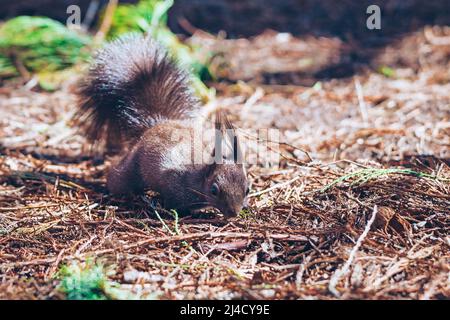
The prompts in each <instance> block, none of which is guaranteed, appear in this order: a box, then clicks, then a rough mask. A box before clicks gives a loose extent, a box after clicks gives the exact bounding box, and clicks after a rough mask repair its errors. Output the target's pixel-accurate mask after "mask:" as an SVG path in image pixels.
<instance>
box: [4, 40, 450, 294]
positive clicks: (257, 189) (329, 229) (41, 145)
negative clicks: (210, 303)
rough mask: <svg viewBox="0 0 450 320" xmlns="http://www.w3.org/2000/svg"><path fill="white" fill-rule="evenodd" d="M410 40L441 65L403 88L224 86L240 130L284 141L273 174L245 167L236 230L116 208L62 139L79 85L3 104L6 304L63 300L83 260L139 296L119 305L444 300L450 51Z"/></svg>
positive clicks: (94, 171) (100, 176)
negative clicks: (66, 278)
mask: <svg viewBox="0 0 450 320" xmlns="http://www.w3.org/2000/svg"><path fill="white" fill-rule="evenodd" d="M266 36H267V37H269V38H268V39H267V41H268V43H269V42H270V43H274V42H273V41H271V39H270V36H271V35H270V34H269V35H266ZM272 36H276V35H272ZM411 37H413V38H414V39H416V40H417V39H418V40H417V41H419V43H420V45H421V46H422V48H423V47H426V48H428V49H430V48H431V52H432V53H433V54H434V55H430V54H429V52H430V50H428V51H426V52H428V54H427V56H426V57H422V58H421V59H422V60H421V61H422V62H423V61H425V63H424V64H423V65H422V66H421V67H420V69H419V70H418V71H417V72H416V71H415V72H412V71H408V70H406V68H404V69H405V70H403V71H402V72H403V73H404V75H400V76H398V78H397V79H390V78H386V77H384V76H382V75H380V74H376V73H374V72H371V71H368V70H366V71H365V72H362V73H360V75H359V76H358V77H357V78H355V79H342V80H332V81H328V82H324V83H322V85H321V86H315V87H314V88H310V87H303V86H299V85H288V86H280V85H272V86H270V85H261V84H258V83H249V84H248V83H247V84H246V83H241V84H239V85H229V86H225V85H223V84H217V87H218V89H219V94H218V98H217V101H215V102H214V103H215V104H217V105H218V106H220V107H223V108H225V109H227V110H228V111H230V113H231V114H232V115H233V118H234V120H235V121H236V123H237V124H238V125H239V126H240V127H241V128H245V129H251V128H261V127H272V128H277V129H279V130H280V131H281V137H280V138H281V140H282V141H283V142H286V144H283V145H282V146H281V147H280V151H281V152H282V153H283V158H282V159H283V160H282V163H281V165H280V167H278V168H264V167H262V166H252V167H251V168H249V175H250V178H251V180H252V192H253V195H252V197H251V198H250V208H251V210H250V211H249V212H247V213H246V214H243V215H241V216H240V217H239V218H236V219H233V220H230V221H224V220H222V219H221V218H220V217H217V216H214V214H205V215H197V216H191V217H180V219H179V221H178V220H175V219H174V218H173V217H172V216H171V215H169V214H167V213H164V211H159V214H160V217H161V219H158V217H157V216H156V215H155V213H154V211H153V210H152V209H151V207H150V206H149V204H148V201H147V200H146V199H145V198H142V197H138V196H137V197H136V198H135V199H132V200H129V199H120V198H114V197H111V196H109V195H108V194H107V193H106V192H105V188H104V184H105V170H106V169H107V167H108V164H109V162H108V161H103V158H102V157H99V156H96V155H88V154H89V153H87V150H88V146H87V144H86V142H85V141H84V139H83V138H82V137H81V136H79V135H77V134H76V133H75V132H74V129H72V128H70V126H69V125H68V119H70V114H71V112H72V111H73V105H74V96H73V94H72V93H71V88H72V84H73V83H68V84H66V85H65V86H64V87H63V88H62V89H61V90H60V91H58V92H55V93H51V94H50V93H42V92H35V91H30V90H27V89H24V88H17V87H13V86H9V87H4V88H2V89H0V90H1V93H0V94H1V96H0V103H1V110H2V111H1V112H2V118H1V119H0V123H1V128H0V137H1V141H2V145H3V146H2V149H1V153H2V156H1V158H0V174H1V178H0V179H1V181H0V183H1V185H0V270H1V271H0V297H1V298H14V299H26V298H28V299H36V298H37V299H44V298H64V297H65V295H64V294H63V293H62V291H61V290H60V289H58V285H59V283H60V281H59V279H58V275H59V270H60V269H61V267H62V266H63V265H65V264H69V265H70V264H72V263H73V262H77V261H78V262H82V261H85V260H86V259H88V261H90V260H92V259H94V260H96V261H98V262H99V263H101V264H102V265H104V266H106V267H107V268H108V270H109V271H108V279H109V280H110V281H112V282H114V283H115V285H116V286H117V287H118V288H119V289H120V290H122V291H126V292H129V293H130V295H126V296H119V297H134V298H136V297H144V298H145V297H147V298H161V299H183V298H195V299H200V298H208V299H229V298H249V299H262V298H267V299H294V298H314V299H329V298H336V297H338V298H346V299H347V298H358V299H381V298H387V299H390V298H393V299H403V298H407V299H429V298H431V299H442V298H448V297H450V281H449V274H450V273H449V271H450V270H449V259H450V255H449V253H450V251H449V246H450V237H449V208H450V183H449V180H448V179H450V167H449V160H448V158H449V146H450V135H449V130H450V126H449V116H450V110H449V103H450V98H449V95H448V92H450V85H449V84H448V78H446V80H445V79H444V81H443V80H442V77H443V75H442V74H440V77H439V79H437V78H436V76H437V75H438V74H439V72H440V71H441V70H442V69H443V68H444V69H445V68H447V70H448V65H449V64H448V56H445V55H444V57H447V58H446V59H447V60H445V59H444V60H442V59H441V60H433V59H434V58H435V56H436V55H438V56H439V55H440V56H439V57H441V56H442V52H441V51H442V50H447V47H443V46H438V45H433V44H430V43H429V42H428V41H427V40H426V38H425V37H423V35H422V34H416V35H412V36H411ZM194 40H195V37H194ZM216 41H218V42H220V41H226V40H216ZM251 41H262V40H261V39H256V40H250V41H247V51H248V52H247V54H248V55H252V54H254V52H252V49H254V50H262V49H261V48H262V46H261V45H258V46H252V45H251ZM295 41H296V45H298V46H299V47H298V48H301V46H300V45H299V44H298V41H300V40H295ZM305 41H306V40H305ZM318 41H319V40H314V42H313V44H316V43H317V42H318ZM329 41H330V43H335V42H334V41H333V40H329ZM221 45H222V46H223V44H221ZM230 45H232V41H230ZM398 45H399V46H401V43H400V44H398ZM239 46H244V48H245V45H243V44H242V43H239V45H238V47H237V48H238V49H239ZM324 46H325V47H321V50H326V44H324ZM233 48H234V49H233V50H238V49H236V47H233ZM271 48H273V50H275V51H276V49H277V48H276V45H274V46H272V47H271ZM293 48H297V47H295V46H294V47H293ZM298 48H297V49H296V50H297V51H298V52H301V55H302V57H303V55H304V54H305V53H304V52H302V51H301V50H300V49H298ZM396 49H397V50H398V51H396V52H401V50H400V49H399V48H396ZM333 50H334V49H333ZM293 51H295V50H293ZM418 52H419V53H420V52H422V51H420V47H418ZM256 54H258V55H259V56H261V52H260V51H258V52H256ZM265 54H266V55H271V54H270V52H269V53H267V52H266V53H265ZM286 54H287V53H285V54H284V55H283V57H284V58H283V59H284V60H283V63H288V62H286V61H287V60H286V59H287V58H286ZM290 54H295V52H294V53H292V52H291V53H290ZM310 54H314V53H313V52H311V53H310ZM237 56H239V55H237ZM324 56H326V54H324ZM273 57H275V58H276V55H273ZM275 58H274V59H275ZM305 59H306V58H305ZM427 59H428V60H427ZM275 60H276V59H275ZM249 61H253V60H251V59H250V60H249ZM255 61H258V59H256V60H255ZM256 69H257V68H254V69H252V68H250V67H249V68H248V70H256ZM358 83H359V84H358ZM242 110H244V111H242ZM298 148H301V149H303V150H306V151H307V152H308V154H309V156H310V157H311V158H312V160H313V161H311V159H309V158H308V156H307V155H306V154H305V152H303V151H301V150H299V149H298ZM250 152H251V151H250ZM425 154H427V155H425ZM394 167H395V168H401V169H402V171H398V170H397V171H396V172H386V171H384V172H383V175H381V174H375V175H372V176H371V177H370V179H363V180H361V179H360V177H361V175H359V176H358V175H357V174H351V173H354V172H357V171H358V170H361V169H366V171H365V172H369V171H367V168H377V169H382V168H394ZM406 169H407V170H411V171H414V172H420V173H422V174H424V175H422V176H417V175H414V174H412V175H411V174H407V173H408V172H409V171H405V170H406ZM359 172H361V171H359ZM371 172H372V173H373V171H371ZM375 172H379V173H380V172H381V171H375ZM405 173H406V174H405ZM349 174H350V175H349ZM346 175H347V176H346ZM339 178H341V179H340V180H339ZM344 178H345V179H344ZM358 180H359V181H358ZM334 182H335V183H334ZM331 279H333V280H332V281H330V280H331ZM106 294H107V296H109V297H117V295H116V296H114V295H113V294H108V293H106Z"/></svg>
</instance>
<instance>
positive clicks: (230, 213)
mask: <svg viewBox="0 0 450 320" xmlns="http://www.w3.org/2000/svg"><path fill="white" fill-rule="evenodd" d="M241 210H242V204H238V205H235V206H232V207H229V208H227V209H226V210H224V211H223V214H224V216H225V217H227V218H231V217H236V216H237V215H238V214H239V212H241Z"/></svg>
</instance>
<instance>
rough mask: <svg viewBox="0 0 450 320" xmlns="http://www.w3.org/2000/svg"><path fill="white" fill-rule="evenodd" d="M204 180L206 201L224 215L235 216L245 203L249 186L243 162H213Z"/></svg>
mask: <svg viewBox="0 0 450 320" xmlns="http://www.w3.org/2000/svg"><path fill="white" fill-rule="evenodd" d="M204 181H205V183H204V186H203V194H205V195H207V196H206V197H205V198H206V201H207V202H208V204H209V205H210V206H211V207H214V208H217V209H219V210H220V212H222V213H223V215H224V216H225V217H235V216H237V215H238V214H239V212H240V211H241V210H242V208H243V207H244V206H245V205H246V198H247V195H248V192H249V186H248V181H247V177H246V174H245V170H244V166H243V164H238V163H235V162H231V163H222V164H218V163H213V164H211V165H209V168H208V173H207V177H206V179H205V180H204Z"/></svg>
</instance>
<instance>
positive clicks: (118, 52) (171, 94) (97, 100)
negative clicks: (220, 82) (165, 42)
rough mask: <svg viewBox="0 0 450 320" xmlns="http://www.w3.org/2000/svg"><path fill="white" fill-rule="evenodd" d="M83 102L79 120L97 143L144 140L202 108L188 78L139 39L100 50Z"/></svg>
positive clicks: (129, 38)
mask: <svg viewBox="0 0 450 320" xmlns="http://www.w3.org/2000/svg"><path fill="white" fill-rule="evenodd" d="M79 97H80V103H79V108H80V109H79V111H78V112H77V114H76V117H75V120H76V121H77V122H78V124H79V125H80V126H81V127H82V128H84V129H85V132H86V134H87V136H88V138H89V139H90V140H91V141H94V142H100V141H116V142H117V141H118V140H120V141H123V139H125V140H129V139H133V138H137V137H140V136H141V135H142V133H143V131H144V130H146V129H148V128H149V127H151V126H153V125H155V124H156V123H158V122H159V121H164V120H165V119H183V118H188V117H190V116H191V115H192V114H193V112H194V111H195V109H196V108H197V104H198V102H197V99H196V98H194V96H193V94H192V92H191V90H190V88H189V81H188V75H187V74H186V73H185V72H184V71H182V70H181V69H180V68H179V67H178V66H177V64H176V62H174V60H172V59H171V58H170V57H169V56H168V54H167V53H166V51H165V50H164V49H163V48H161V46H159V45H158V44H157V43H156V42H155V41H153V40H152V39H150V38H148V37H144V36H141V35H127V36H123V37H121V38H119V39H117V40H115V41H113V42H111V43H109V44H107V45H106V46H105V47H104V48H103V49H101V50H100V51H99V52H98V53H97V55H96V57H95V60H94V62H93V64H92V66H91V69H90V71H89V74H88V76H87V78H86V79H85V81H84V82H83V83H82V84H81V86H80V90H79ZM105 139H106V140H105Z"/></svg>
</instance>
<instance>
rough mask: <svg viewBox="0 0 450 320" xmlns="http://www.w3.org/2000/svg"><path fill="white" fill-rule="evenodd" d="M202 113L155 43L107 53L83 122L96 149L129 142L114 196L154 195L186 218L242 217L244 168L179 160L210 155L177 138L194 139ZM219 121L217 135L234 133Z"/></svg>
mask: <svg viewBox="0 0 450 320" xmlns="http://www.w3.org/2000/svg"><path fill="white" fill-rule="evenodd" d="M197 106H198V102H197V100H196V99H195V98H194V97H193V96H192V94H191V91H190V89H189V86H188V81H187V76H186V74H185V73H184V72H183V71H181V70H180V69H179V68H178V67H177V65H176V63H174V62H173V60H171V59H170V58H169V57H168V56H167V54H166V53H165V51H164V50H162V49H161V48H160V47H159V46H158V45H157V44H156V43H155V42H153V41H152V40H150V39H148V38H144V37H142V36H127V37H123V38H121V39H119V40H116V41H114V42H112V43H111V44H108V45H107V46H106V47H105V48H104V49H102V50H101V51H100V52H99V53H98V55H97V56H96V59H95V62H94V63H93V65H92V68H91V70H90V72H89V75H88V77H87V78H86V81H85V82H84V83H83V85H82V86H81V89H80V111H79V112H78V113H77V120H78V122H80V123H81V126H82V127H84V129H85V130H86V133H87V136H88V137H89V138H90V139H91V140H92V141H94V142H98V141H102V139H108V140H110V141H113V142H117V141H127V142H129V143H127V145H129V148H124V147H122V148H123V155H122V157H121V159H120V160H119V161H118V162H117V163H115V164H114V165H113V166H112V168H111V169H110V171H109V173H108V179H107V180H108V181H107V186H108V189H109V191H110V192H112V193H115V194H128V193H139V192H142V191H144V190H146V189H151V190H153V191H156V192H158V193H159V194H160V196H161V198H162V200H163V201H164V205H165V206H166V207H169V208H175V209H177V210H179V211H180V213H187V212H190V211H192V210H196V209H199V208H203V207H215V208H217V209H219V210H220V211H221V212H222V213H223V214H225V215H226V216H235V215H237V214H238V212H239V211H240V210H241V209H242V206H243V204H244V202H245V198H246V193H247V192H248V188H247V179H246V177H245V173H244V167H243V165H242V164H241V163H237V162H236V161H234V162H233V161H228V162H227V163H226V164H220V163H212V164H207V163H200V164H196V163H195V162H194V161H192V160H193V159H191V158H187V159H181V160H183V162H184V164H183V165H180V164H179V163H178V161H179V160H180V156H179V155H177V154H176V152H175V153H173V152H172V151H174V150H175V151H176V150H190V149H191V148H198V149H199V150H197V151H200V152H203V147H204V146H203V145H198V144H195V147H194V145H193V144H191V143H189V141H186V140H182V141H174V139H173V136H172V134H173V133H174V132H175V130H186V132H188V134H187V136H192V137H193V134H191V133H192V132H193V131H194V130H195V129H196V128H198V127H197V126H198V124H197V122H196V121H194V120H195V119H194V116H195V113H196V110H197ZM217 119H219V121H218V122H217V125H216V128H220V129H221V130H222V129H227V128H228V129H233V128H232V125H231V124H230V123H229V122H227V121H225V120H221V117H220V116H218V117H217ZM103 141H104V140H103ZM211 143H212V144H214V139H212V141H211ZM232 143H234V144H237V140H236V141H233V142H232ZM213 153H214V151H213ZM210 156H212V155H210ZM229 159H230V157H228V160H229ZM235 159H236V158H235ZM185 160H186V161H185ZM213 185H215V186H216V187H218V190H219V191H220V192H219V193H218V194H217V195H214V194H213V192H212V191H211V190H212V186H213Z"/></svg>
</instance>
